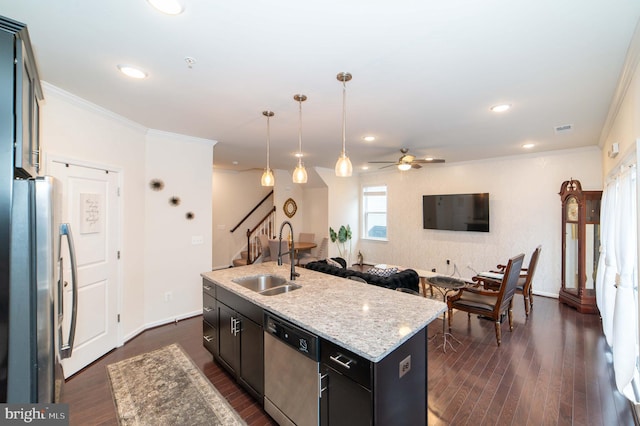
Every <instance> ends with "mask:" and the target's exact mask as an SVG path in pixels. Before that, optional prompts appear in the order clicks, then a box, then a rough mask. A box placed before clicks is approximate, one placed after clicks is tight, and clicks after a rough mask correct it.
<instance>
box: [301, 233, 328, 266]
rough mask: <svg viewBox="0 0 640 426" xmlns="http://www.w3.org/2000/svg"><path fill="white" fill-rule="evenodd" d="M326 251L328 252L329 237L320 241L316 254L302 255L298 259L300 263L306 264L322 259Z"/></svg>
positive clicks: (324, 257)
mask: <svg viewBox="0 0 640 426" xmlns="http://www.w3.org/2000/svg"><path fill="white" fill-rule="evenodd" d="M328 252H329V238H328V237H325V238H323V239H322V241H321V242H320V245H319V246H318V251H317V252H316V255H315V256H307V257H303V258H302V259H300V265H306V264H307V263H310V262H315V261H317V260H324V259H326V258H327V254H328Z"/></svg>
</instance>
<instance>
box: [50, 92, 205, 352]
mask: <svg viewBox="0 0 640 426" xmlns="http://www.w3.org/2000/svg"><path fill="white" fill-rule="evenodd" d="M43 87H44V91H45V93H44V94H45V103H44V104H43V105H42V108H41V129H40V131H41V142H42V146H43V152H44V155H45V157H48V156H55V157H57V158H66V159H68V160H70V161H71V160H73V161H78V162H80V163H83V164H93V165H103V166H108V167H109V168H111V169H117V170H118V171H119V172H120V176H121V184H122V199H121V210H122V220H121V226H122V241H121V247H120V248H119V249H120V251H121V253H122V258H121V260H120V262H121V263H120V267H121V278H122V282H121V283H120V286H119V289H120V292H121V293H120V295H119V296H120V300H121V310H120V317H121V326H122V329H121V330H120V336H122V337H123V339H124V341H126V340H128V339H130V338H131V337H134V336H135V335H136V334H138V333H139V332H140V331H142V330H144V329H145V328H148V327H150V326H153V325H156V324H158V323H162V322H166V321H171V320H173V319H175V318H179V317H182V316H184V315H185V314H196V313H198V312H199V311H201V308H202V301H201V297H202V292H201V283H200V278H199V274H200V273H201V272H204V271H207V270H209V269H210V268H211V240H210V236H211V164H212V159H213V157H212V144H213V142H212V141H203V140H196V139H193V138H189V137H185V136H179V135H169V134H164V133H161V132H154V131H150V132H148V129H147V128H145V127H143V126H140V125H138V124H136V123H133V122H131V121H129V120H127V119H125V118H123V117H121V116H118V115H116V114H114V113H112V112H110V111H107V110H105V109H103V108H101V107H99V106H97V105H94V104H91V103H89V102H87V101H85V100H83V99H81V98H78V97H77V96H74V95H72V94H69V93H67V92H65V91H63V90H61V89H59V88H56V87H55V86H52V85H50V84H47V83H44V82H43ZM45 164H46V163H45ZM44 172H45V173H46V170H44ZM150 177H159V178H161V179H163V180H164V181H165V184H166V187H165V189H164V191H161V192H153V191H151V190H150V188H149V178H150ZM174 191H175V195H178V196H180V197H181V198H182V204H181V206H179V207H177V208H171V207H169V205H168V193H169V192H172V195H173V193H174ZM186 209H188V210H190V211H193V212H194V213H195V219H194V220H192V221H187V220H186V219H184V213H185V212H186V211H185V210H186ZM200 235H201V236H203V239H204V241H203V244H202V245H197V246H193V245H191V237H192V236H200ZM166 292H171V293H172V295H173V299H172V303H165V302H164V293H166ZM157 294H160V295H161V297H160V300H159V297H158V296H157Z"/></svg>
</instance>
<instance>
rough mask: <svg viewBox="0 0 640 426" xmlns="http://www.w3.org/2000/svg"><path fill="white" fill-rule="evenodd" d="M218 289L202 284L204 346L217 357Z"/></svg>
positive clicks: (208, 283) (204, 281)
mask: <svg viewBox="0 0 640 426" xmlns="http://www.w3.org/2000/svg"><path fill="white" fill-rule="evenodd" d="M215 291H216V287H215V285H213V284H212V283H210V282H208V281H206V280H203V282H202V344H203V345H204V347H205V348H206V349H207V350H208V351H209V352H211V355H216V353H217V351H218V312H217V310H216V293H215Z"/></svg>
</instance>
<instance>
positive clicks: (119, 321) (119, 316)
mask: <svg viewBox="0 0 640 426" xmlns="http://www.w3.org/2000/svg"><path fill="white" fill-rule="evenodd" d="M118 322H120V314H118Z"/></svg>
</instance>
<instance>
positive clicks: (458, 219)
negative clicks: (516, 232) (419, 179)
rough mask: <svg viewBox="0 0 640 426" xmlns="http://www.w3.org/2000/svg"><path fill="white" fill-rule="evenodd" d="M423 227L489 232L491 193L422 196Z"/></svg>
mask: <svg viewBox="0 0 640 426" xmlns="http://www.w3.org/2000/svg"><path fill="white" fill-rule="evenodd" d="M422 225H423V226H422V227H423V228H424V229H441V230H446V231H473V232H489V193H488V192H485V193H482V194H446V195H423V196H422Z"/></svg>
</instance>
